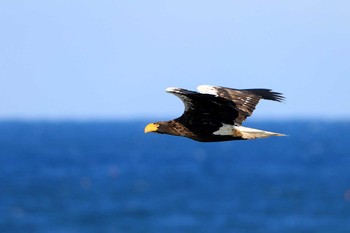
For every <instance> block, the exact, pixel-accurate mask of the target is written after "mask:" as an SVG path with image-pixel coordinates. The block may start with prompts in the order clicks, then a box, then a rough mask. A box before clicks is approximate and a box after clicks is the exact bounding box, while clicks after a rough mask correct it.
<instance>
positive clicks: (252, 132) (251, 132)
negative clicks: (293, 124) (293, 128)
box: [235, 126, 286, 139]
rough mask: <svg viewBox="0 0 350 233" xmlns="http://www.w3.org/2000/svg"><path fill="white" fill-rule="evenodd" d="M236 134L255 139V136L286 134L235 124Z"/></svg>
mask: <svg viewBox="0 0 350 233" xmlns="http://www.w3.org/2000/svg"><path fill="white" fill-rule="evenodd" d="M235 130H237V131H238V132H236V133H238V134H241V137H242V138H243V139H255V138H268V137H271V136H286V135H285V134H280V133H274V132H269V131H264V130H260V129H253V128H248V127H244V126H235Z"/></svg>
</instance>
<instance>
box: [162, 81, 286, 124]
mask: <svg viewBox="0 0 350 233" xmlns="http://www.w3.org/2000/svg"><path fill="white" fill-rule="evenodd" d="M197 90H198V91H199V93H198V92H195V91H189V90H186V89H182V88H177V87H169V88H167V89H166V91H167V92H169V93H172V94H174V95H176V96H178V97H179V98H180V99H181V100H182V101H183V102H184V104H185V111H188V110H189V109H193V108H194V107H195V106H197V107H199V106H200V108H206V107H209V106H208V103H210V104H214V103H216V102H218V103H222V104H224V103H225V102H228V101H230V102H231V103H232V104H231V105H230V106H231V107H230V108H232V110H233V109H234V111H238V115H236V119H232V120H234V122H235V123H236V124H239V125H240V124H242V122H243V121H244V120H245V119H246V118H247V117H249V116H251V115H252V113H253V111H254V110H255V107H256V105H257V104H258V103H259V100H260V99H266V100H273V101H278V102H282V101H283V100H284V97H283V95H282V94H281V93H278V92H273V91H272V90H270V89H262V88H257V89H233V88H227V87H219V86H210V85H200V86H198V87H197ZM202 101H203V102H202ZM226 105H227V104H226ZM226 107H227V106H226ZM197 109H198V108H197ZM208 110H209V109H208Z"/></svg>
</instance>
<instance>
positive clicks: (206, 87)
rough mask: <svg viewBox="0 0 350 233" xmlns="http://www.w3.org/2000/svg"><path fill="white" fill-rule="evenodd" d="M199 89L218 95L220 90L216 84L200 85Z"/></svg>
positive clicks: (205, 92)
mask: <svg viewBox="0 0 350 233" xmlns="http://www.w3.org/2000/svg"><path fill="white" fill-rule="evenodd" d="M197 90H198V91H199V92H200V93H203V94H210V95H215V96H218V91H217V89H216V88H215V87H214V86H210V85H200V86H198V87H197Z"/></svg>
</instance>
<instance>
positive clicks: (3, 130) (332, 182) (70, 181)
mask: <svg viewBox="0 0 350 233" xmlns="http://www.w3.org/2000/svg"><path fill="white" fill-rule="evenodd" d="M146 123H148V122H147V121H143V120H140V121H108V122H107V121H106V122H103V121H101V122H99V121H85V122H84V121H83V122H79V121H58V122H55V121H2V122H0V216H1V218H0V232H1V233H4V232H5V233H7V232H11V233H12V232H26V233H28V232H29V233H30V232H39V233H41V232H50V233H75V232H117V233H141V232H142V233H148V232H149V233H151V232H152V233H153V232H160V233H178V232H185V233H186V232H188V233H241V232H242V233H243V232H244V233H253V232H254V233H281V232H283V233H292V232H293V233H294V232H317V233H323V232H324V233H330V232H331V233H348V232H350V137H349V135H350V124H349V123H350V122H349V121H321V120H295V121H293V120H286V121H277V122H273V121H271V122H268V121H256V122H254V121H253V122H251V121H248V122H246V124H245V125H246V126H248V127H256V128H259V129H265V130H269V131H275V132H280V133H284V134H287V135H288V136H286V137H273V138H268V139H257V140H251V141H229V142H219V143H200V142H195V141H192V140H190V139H186V138H181V137H174V136H168V135H157V134H146V135H145V134H144V132H143V128H144V126H145V124H146Z"/></svg>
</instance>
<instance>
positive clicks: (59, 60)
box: [0, 0, 350, 119]
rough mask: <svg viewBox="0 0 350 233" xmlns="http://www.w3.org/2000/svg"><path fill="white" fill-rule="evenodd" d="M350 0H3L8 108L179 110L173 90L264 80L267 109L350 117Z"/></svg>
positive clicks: (78, 112)
mask: <svg viewBox="0 0 350 233" xmlns="http://www.w3.org/2000/svg"><path fill="white" fill-rule="evenodd" d="M349 12H350V1H348V0H343V1H342V0H333V1H325V0H308V1H305V0H285V1H279V0H278V1H277V0H268V1H264V0H251V1H249V0H248V1H233V0H226V1H225V0H219V1H203V0H201V1H197V0H192V1H188V0H186V1H184V0H176V1H175V0H174V1H163V0H162V1H161V0H158V1H157V0H148V1H117V0H114V1H112V0H110V1H107V0H102V1H92V0H90V1H88V0H76V1H67V0H50V1H47V0H32V1H21V0H11V1H0V33H1V34H0V118H12V117H15V118H49V119H52V118H53V119H57V118H58V119H60V118H74V119H81V118H82V119H86V118H88V119H89V118H142V117H148V118H159V117H167V118H171V117H176V116H178V115H180V114H181V113H182V110H183V106H182V103H181V102H180V100H178V99H177V98H176V97H175V96H172V95H169V94H167V93H165V92H164V89H165V88H166V87H169V86H178V87H184V88H188V89H195V88H196V86H197V85H199V84H212V85H221V86H228V87H234V88H254V87H266V88H272V89H274V90H275V91H279V92H283V93H284V94H285V96H286V97H287V100H286V102H285V103H283V104H279V103H270V102H266V101H265V102H264V103H261V104H260V105H259V106H258V109H257V110H256V112H255V115H256V117H257V119H259V117H261V118H263V117H270V116H271V117H276V118H286V117H287V118H291V117H298V118H300V117H320V118H325V117H326V118H348V119H349V118H350V13H349Z"/></svg>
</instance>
